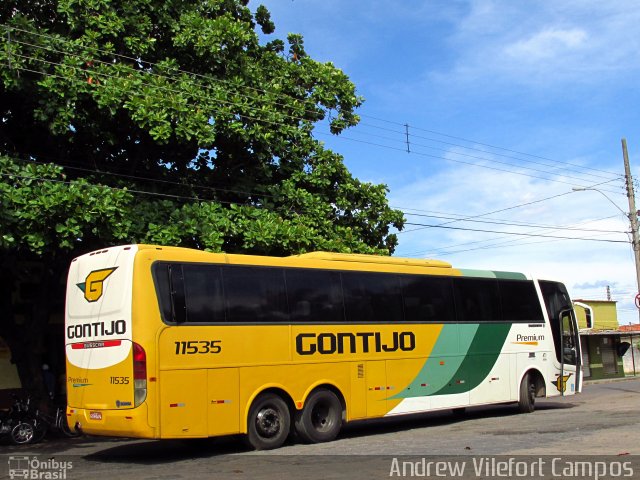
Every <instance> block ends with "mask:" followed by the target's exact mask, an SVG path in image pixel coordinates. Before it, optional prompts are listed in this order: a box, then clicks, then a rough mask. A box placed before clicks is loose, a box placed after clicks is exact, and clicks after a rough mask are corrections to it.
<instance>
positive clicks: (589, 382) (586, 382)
mask: <svg viewBox="0 0 640 480" xmlns="http://www.w3.org/2000/svg"><path fill="white" fill-rule="evenodd" d="M631 380H640V375H637V376H635V377H634V376H629V377H616V378H599V379H597V380H584V381H583V384H584V385H595V384H598V383H615V382H628V381H631Z"/></svg>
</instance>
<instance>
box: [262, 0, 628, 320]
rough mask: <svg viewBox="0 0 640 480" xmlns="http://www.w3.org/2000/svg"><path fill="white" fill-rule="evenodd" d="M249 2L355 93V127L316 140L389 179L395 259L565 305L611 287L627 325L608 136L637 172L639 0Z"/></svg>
mask: <svg viewBox="0 0 640 480" xmlns="http://www.w3.org/2000/svg"><path fill="white" fill-rule="evenodd" d="M260 3H261V4H263V5H265V6H266V7H267V8H268V9H269V11H270V12H271V15H272V20H273V21H274V23H275V25H276V31H275V33H274V34H273V35H272V37H275V38H285V37H286V35H287V33H290V32H291V33H300V34H302V36H303V37H304V41H305V48H306V51H307V53H308V54H309V55H311V57H312V58H314V59H315V60H318V61H321V62H332V63H333V64H334V65H336V66H337V67H338V68H340V69H341V70H343V71H344V72H345V73H346V74H347V75H348V76H349V78H350V79H351V81H353V82H354V84H355V85H356V87H357V92H358V94H359V95H361V96H363V97H364V99H365V102H364V104H363V105H362V107H360V108H359V109H358V114H359V115H360V116H361V122H360V124H359V125H358V126H356V127H353V128H350V129H348V130H346V131H344V132H343V133H342V134H341V135H340V136H332V135H330V134H328V131H327V129H326V128H324V127H323V126H319V127H318V128H317V129H316V137H317V138H318V139H319V140H321V141H323V142H325V143H326V145H327V147H328V148H330V149H331V150H333V151H335V152H337V153H340V154H341V155H342V156H343V157H344V162H345V164H346V165H347V167H348V168H349V169H350V171H351V172H352V173H353V174H354V176H356V177H357V178H359V179H360V180H363V181H368V182H374V183H384V184H386V185H387V186H388V188H389V193H388V198H389V201H390V204H391V206H393V207H394V208H398V209H401V210H403V211H404V212H405V217H406V220H407V224H406V226H405V228H404V229H403V231H402V232H400V233H399V234H398V238H399V245H398V247H397V249H396V251H395V253H394V255H396V256H403V257H416V258H437V259H440V260H445V261H447V262H449V263H451V264H452V265H453V266H454V267H459V268H477V269H485V270H507V271H519V272H524V273H527V274H530V275H533V276H535V277H538V278H544V279H552V280H559V281H562V282H563V283H565V285H566V286H567V288H568V289H569V292H570V294H571V296H572V298H573V299H587V300H605V299H606V298H607V287H609V290H610V295H611V299H612V300H615V301H617V302H618V303H617V307H618V319H619V321H620V324H623V325H626V324H629V323H638V319H639V315H638V309H637V308H636V307H635V305H634V297H635V295H636V293H637V292H638V285H637V282H636V275H635V267H634V256H633V250H632V247H631V243H630V237H629V231H630V226H629V220H628V217H627V216H625V212H628V211H629V210H630V209H629V204H628V201H627V197H626V190H625V184H624V166H623V155H622V147H621V139H622V138H626V140H627V143H628V148H629V157H630V162H631V172H632V176H633V177H634V180H635V179H638V180H640V109H638V106H640V89H639V88H638V78H640V76H639V75H638V74H640V34H639V32H638V29H637V25H638V24H640V3H638V2H630V1H626V0H609V1H606V2H603V1H601V0H598V1H592V0H583V1H574V0H563V1H562V2H555V1H533V0H523V1H518V2H514V1H511V0H422V1H420V0H404V1H400V0H397V1H391V0H387V1H382V0H368V1H357V0H263V1H261V2H252V3H251V4H250V7H252V8H253V9H255V8H256V7H257V6H258V5H259V4H260ZM639 185H640V184H636V193H640V188H639ZM574 188H583V189H584V188H595V189H598V191H596V190H583V191H574V190H573V189H574ZM638 205H639V206H640V199H639V200H638ZM586 239H588V240H586ZM596 323H597V319H596Z"/></svg>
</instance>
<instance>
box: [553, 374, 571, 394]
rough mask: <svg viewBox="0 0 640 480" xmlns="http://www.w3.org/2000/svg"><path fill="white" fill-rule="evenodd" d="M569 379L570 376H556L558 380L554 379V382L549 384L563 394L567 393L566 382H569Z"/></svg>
mask: <svg viewBox="0 0 640 480" xmlns="http://www.w3.org/2000/svg"><path fill="white" fill-rule="evenodd" d="M570 377H571V374H569V375H558V378H556V381H555V382H551V384H552V385H554V386H555V387H556V388H557V389H558V391H559V392H561V393H564V392H566V391H567V382H568V381H569V378H570Z"/></svg>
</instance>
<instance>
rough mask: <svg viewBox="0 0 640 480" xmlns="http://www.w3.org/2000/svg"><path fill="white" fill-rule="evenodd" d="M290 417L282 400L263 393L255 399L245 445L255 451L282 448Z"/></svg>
mask: <svg viewBox="0 0 640 480" xmlns="http://www.w3.org/2000/svg"><path fill="white" fill-rule="evenodd" d="M290 427H291V417H290V414H289V408H288V407H287V404H286V403H285V401H284V400H282V398H280V397H279V396H278V395H276V394H273V393H265V394H262V395H260V396H259V397H258V398H256V399H255V401H254V402H253V405H251V410H250V411H249V418H248V421H247V437H246V440H247V443H248V444H249V445H250V446H251V447H253V448H255V449H256V450H271V449H273V448H278V447H280V446H282V444H283V443H284V441H285V440H286V439H287V436H288V435H289V429H290Z"/></svg>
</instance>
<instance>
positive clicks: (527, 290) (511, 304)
mask: <svg viewBox="0 0 640 480" xmlns="http://www.w3.org/2000/svg"><path fill="white" fill-rule="evenodd" d="M498 285H499V287H500V301H501V304H502V315H503V316H504V319H505V320H507V321H514V322H517V321H524V322H543V321H544V316H543V315H542V308H541V306H540V300H538V294H537V293H536V287H535V286H534V284H533V282H532V281H530V280H498Z"/></svg>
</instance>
